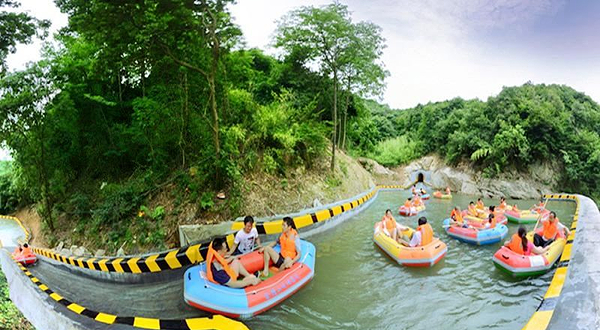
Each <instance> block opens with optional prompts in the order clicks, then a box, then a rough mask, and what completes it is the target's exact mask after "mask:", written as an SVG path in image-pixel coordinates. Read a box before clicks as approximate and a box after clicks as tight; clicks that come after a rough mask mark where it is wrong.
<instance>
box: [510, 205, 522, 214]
mask: <svg viewBox="0 0 600 330" xmlns="http://www.w3.org/2000/svg"><path fill="white" fill-rule="evenodd" d="M512 210H513V212H517V213H520V212H521V210H519V207H518V206H517V204H515V205H513V207H512Z"/></svg>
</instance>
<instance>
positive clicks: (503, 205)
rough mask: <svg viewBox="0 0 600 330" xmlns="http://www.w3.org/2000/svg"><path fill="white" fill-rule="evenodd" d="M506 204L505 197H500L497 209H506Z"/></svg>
mask: <svg viewBox="0 0 600 330" xmlns="http://www.w3.org/2000/svg"><path fill="white" fill-rule="evenodd" d="M506 207H507V205H506V198H504V197H500V205H498V208H499V209H506Z"/></svg>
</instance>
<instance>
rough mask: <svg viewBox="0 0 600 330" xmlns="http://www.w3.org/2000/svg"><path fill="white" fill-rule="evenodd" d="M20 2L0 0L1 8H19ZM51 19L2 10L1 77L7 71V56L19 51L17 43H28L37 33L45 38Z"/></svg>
mask: <svg viewBox="0 0 600 330" xmlns="http://www.w3.org/2000/svg"><path fill="white" fill-rule="evenodd" d="M19 6H20V4H19V3H18V2H16V1H12V0H0V8H2V7H8V8H11V7H12V8H18V7H19ZM48 27H50V21H48V20H38V19H36V18H34V17H31V16H29V15H28V14H26V13H14V12H7V11H4V10H3V11H0V77H2V76H3V75H4V74H5V73H6V70H7V68H6V63H5V61H6V57H7V56H8V54H12V53H15V52H16V51H17V44H19V43H22V44H28V43H30V42H31V38H32V37H33V36H34V35H36V36H38V37H40V38H45V37H46V36H47V34H48Z"/></svg>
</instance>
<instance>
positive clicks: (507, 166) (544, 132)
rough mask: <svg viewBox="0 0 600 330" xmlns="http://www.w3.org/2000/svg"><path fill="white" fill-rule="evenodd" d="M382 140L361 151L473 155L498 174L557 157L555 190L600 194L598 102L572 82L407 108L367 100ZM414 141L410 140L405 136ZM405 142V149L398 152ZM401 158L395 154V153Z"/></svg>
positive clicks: (384, 155)
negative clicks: (558, 169)
mask: <svg viewBox="0 0 600 330" xmlns="http://www.w3.org/2000/svg"><path fill="white" fill-rule="evenodd" d="M370 108H371V109H372V118H371V120H372V121H373V123H378V124H377V128H378V129H377V132H378V133H379V134H378V135H375V137H374V141H383V140H385V139H387V138H389V137H393V140H390V141H384V142H380V143H379V144H378V145H377V146H375V147H372V148H363V150H362V153H364V154H367V155H369V154H370V155H372V156H373V157H374V158H375V159H378V160H381V161H382V162H384V163H386V164H390V165H392V163H397V164H398V163H404V162H407V161H410V160H411V159H414V158H418V157H421V156H422V155H425V154H428V153H431V152H436V153H438V154H440V155H442V156H445V158H446V160H447V161H449V162H450V163H456V162H458V161H460V160H470V161H471V162H472V163H473V165H474V166H475V167H477V168H479V169H481V170H482V171H483V172H484V173H485V174H486V175H488V176H490V177H493V176H496V175H498V174H500V173H503V172H506V171H508V170H521V171H524V170H526V169H527V167H528V165H529V164H533V163H535V162H557V163H558V164H560V165H562V166H563V168H564V171H562V177H561V178H560V186H559V187H555V188H556V189H557V190H561V191H563V190H567V191H572V192H580V193H584V194H588V195H591V196H594V197H595V198H598V197H599V196H600V106H599V105H598V104H597V103H596V102H594V101H593V100H592V99H590V98H589V97H588V96H586V95H584V94H582V93H579V92H577V91H575V90H573V89H572V88H570V87H567V86H559V85H532V84H529V83H528V84H525V85H523V86H520V87H506V88H504V89H503V90H502V92H501V93H500V94H499V95H498V96H496V97H490V98H489V99H488V100H487V102H482V101H479V100H469V101H465V100H462V99H453V100H450V101H445V102H437V103H430V104H427V105H419V106H417V107H415V108H412V109H407V110H403V111H397V110H391V109H389V108H388V109H387V110H386V109H385V108H384V109H382V107H381V106H376V105H373V104H370ZM407 143H409V144H412V147H410V148H409V147H407V146H406V144H407ZM396 150H398V152H399V151H400V150H403V151H401V152H403V153H406V155H405V156H402V157H400V156H396V157H394V155H393V154H394V153H395V152H397V151H396ZM391 159H393V160H396V161H394V162H390V160H391Z"/></svg>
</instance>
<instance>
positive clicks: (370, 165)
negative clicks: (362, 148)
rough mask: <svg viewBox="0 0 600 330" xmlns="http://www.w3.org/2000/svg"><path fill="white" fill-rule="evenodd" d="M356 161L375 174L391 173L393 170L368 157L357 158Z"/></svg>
mask: <svg viewBox="0 0 600 330" xmlns="http://www.w3.org/2000/svg"><path fill="white" fill-rule="evenodd" d="M358 162H359V163H360V164H361V165H362V166H363V167H364V168H365V169H366V170H367V171H369V172H371V173H372V174H377V175H393V174H394V172H392V171H390V170H389V169H387V168H386V167H385V166H382V165H380V164H379V163H378V162H376V161H374V160H372V159H369V158H363V157H360V158H358Z"/></svg>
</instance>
